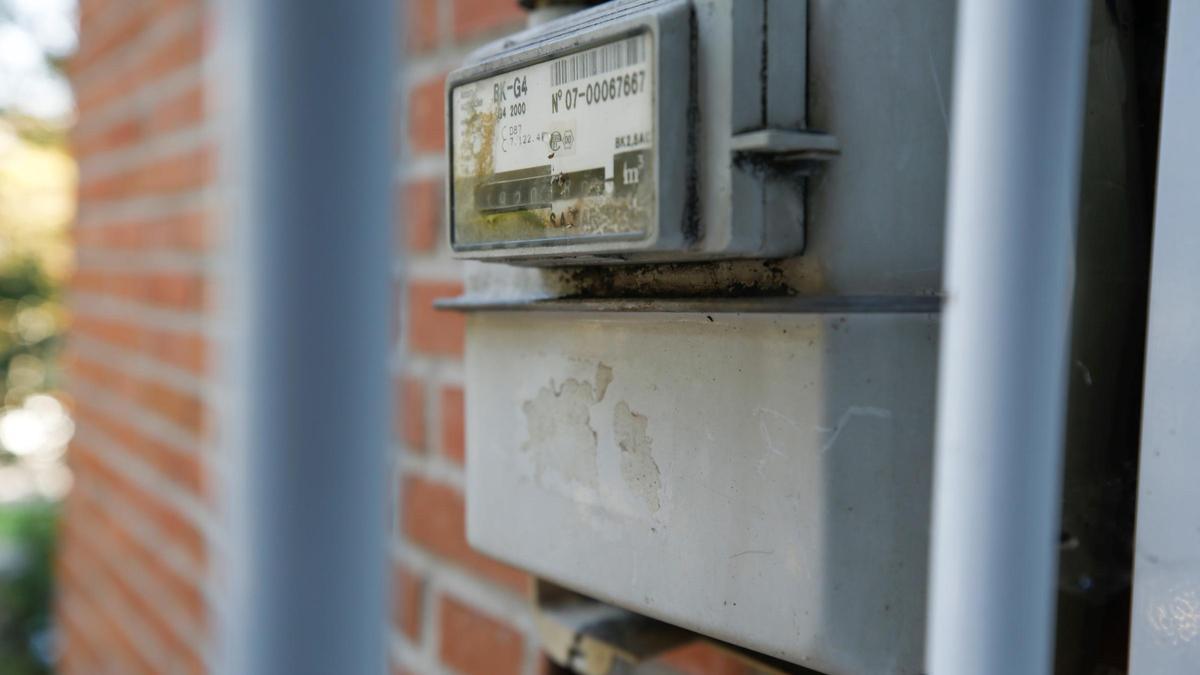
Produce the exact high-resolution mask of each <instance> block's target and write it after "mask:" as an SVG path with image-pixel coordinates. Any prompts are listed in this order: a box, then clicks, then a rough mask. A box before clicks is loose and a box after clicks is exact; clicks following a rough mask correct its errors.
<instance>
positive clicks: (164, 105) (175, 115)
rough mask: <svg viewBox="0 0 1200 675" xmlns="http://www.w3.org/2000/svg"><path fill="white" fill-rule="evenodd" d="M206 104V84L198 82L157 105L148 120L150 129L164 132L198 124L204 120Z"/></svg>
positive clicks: (157, 132)
mask: <svg viewBox="0 0 1200 675" xmlns="http://www.w3.org/2000/svg"><path fill="white" fill-rule="evenodd" d="M204 106H205V91H204V85H203V84H202V83H197V84H195V85H193V86H192V87H191V88H189V89H186V90H184V91H183V92H181V93H179V94H176V95H175V96H174V97H173V98H169V99H167V100H165V101H162V102H160V103H159V104H158V105H157V106H155V108H154V110H153V111H152V112H151V113H150V116H149V119H148V120H147V127H148V131H149V133H151V134H162V133H167V132H171V131H176V130H179V129H184V128H187V127H192V126H196V125H198V124H200V123H202V122H203V121H204V111H205V107H204Z"/></svg>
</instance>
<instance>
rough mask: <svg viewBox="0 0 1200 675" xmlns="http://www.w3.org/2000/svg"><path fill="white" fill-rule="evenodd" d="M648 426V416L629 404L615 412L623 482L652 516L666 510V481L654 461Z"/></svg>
mask: <svg viewBox="0 0 1200 675" xmlns="http://www.w3.org/2000/svg"><path fill="white" fill-rule="evenodd" d="M648 426H649V420H648V419H647V418H646V416H645V415H639V414H637V413H635V412H633V411H632V410H630V409H629V404H628V403H626V402H625V401H621V402H620V403H618V404H617V407H616V409H615V410H614V411H613V433H614V434H615V435H616V438H617V445H619V446H620V448H621V478H622V479H623V480H624V481H625V484H626V485H627V486H629V489H630V490H631V491H632V492H633V493H634V494H635V495H637V497H638V498H639V499H641V500H642V501H643V502H645V504H646V507H647V508H649V509H650V512H651V513H657V512H658V510H659V509H660V508H661V507H662V498H661V496H660V493H661V492H662V480H661V472H660V471H659V468H658V463H657V462H655V461H654V455H653V452H652V448H651V444H652V439H651V438H650V436H649V435H648V434H647V433H646V428H647V427H648Z"/></svg>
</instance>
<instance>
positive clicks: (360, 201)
mask: <svg viewBox="0 0 1200 675" xmlns="http://www.w3.org/2000/svg"><path fill="white" fill-rule="evenodd" d="M395 4H396V3H392V2H329V1H328V0H226V2H224V4H222V5H221V6H220V7H219V8H218V21H217V24H216V26H217V34H218V40H219V42H218V52H217V53H216V54H215V56H214V58H215V59H216V63H217V65H216V66H215V67H214V70H215V77H216V81H217V82H218V83H219V84H221V85H222V87H223V89H222V91H221V92H220V93H221V94H222V95H223V97H222V98H223V100H224V104H225V105H226V108H224V109H223V111H222V112H224V113H227V115H226V116H225V117H224V118H223V122H225V123H227V124H228V127H227V129H226V131H227V132H228V133H227V134H225V136H224V138H223V141H224V142H223V145H222V147H221V151H222V156H223V161H224V162H225V167H224V168H225V169H226V171H227V174H226V177H227V178H228V179H229V181H230V183H229V185H230V186H231V187H232V188H233V189H232V191H231V192H230V195H231V200H232V204H230V205H228V208H230V209H231V217H230V219H229V220H230V222H231V227H229V229H228V236H229V238H230V246H231V255H232V257H233V259H234V260H235V261H236V262H235V263H234V264H233V265H232V266H231V269H230V270H229V272H230V274H229V277H228V280H227V281H226V283H227V284H228V285H227V287H226V289H225V291H226V293H225V296H226V297H225V299H226V300H227V301H228V303H229V305H230V306H229V307H228V308H227V311H228V312H229V330H230V331H231V332H230V336H229V337H230V339H229V344H228V345H227V346H228V347H229V348H230V349H231V358H232V360H231V361H230V364H229V372H228V389H229V391H228V394H229V396H228V398H229V400H230V401H231V402H230V403H227V404H226V405H227V407H228V410H226V415H225V416H224V418H223V419H224V420H225V421H226V424H225V425H223V429H222V433H223V434H224V435H225V440H226V444H225V446H224V447H226V448H228V450H229V456H228V457H226V458H223V459H224V460H226V465H227V467H228V468H227V471H228V473H229V475H228V476H227V479H228V480H227V481H226V487H227V491H228V494H227V495H225V496H226V498H227V501H226V502H225V503H224V504H223V506H226V505H227V507H228V508H227V509H226V512H225V513H224V514H223V515H224V517H225V522H227V523H228V526H229V529H230V532H229V536H228V537H227V538H226V542H224V545H225V546H227V550H226V551H225V555H224V562H225V563H226V565H227V567H226V570H227V572H228V575H227V576H228V578H227V579H225V580H224V583H225V584H226V588H224V589H223V591H224V602H223V603H221V605H222V607H221V608H220V609H219V616H220V617H221V625H220V633H219V635H220V644H219V646H218V656H217V657H216V659H217V661H219V664H218V665H217V668H216V671H217V672H221V673H230V674H236V675H306V674H310V673H311V674H314V675H317V674H319V675H329V674H330V673H353V674H354V675H359V674H382V673H384V672H385V667H386V664H387V647H386V640H385V635H386V626H387V620H386V618H385V617H386V612H385V606H386V601H387V592H386V590H387V586H386V583H385V579H386V570H387V566H386V561H387V557H386V551H387V539H386V535H387V532H388V527H387V522H388V520H387V513H388V505H387V497H386V495H387V485H388V480H387V475H388V471H387V469H388V460H387V453H388V430H389V424H388V415H389V412H390V403H389V400H390V399H389V390H390V387H389V384H388V383H389V368H388V363H389V361H388V356H389V351H388V349H389V333H390V317H391V299H392V296H391V288H392V283H391V278H392V277H391V273H392V260H391V251H393V250H394V249H393V247H392V246H391V241H390V223H391V220H392V211H391V196H392V162H393V153H394V152H395V150H396V146H395V144H394V142H393V138H392V135H391V121H392V116H393V115H392V113H393V110H394V96H393V95H394V91H395V89H394V74H395V73H396V72H397V69H398V68H399V66H398V64H397V54H398V51H399V50H397V49H396V48H395V46H394V39H393V38H394V35H393V33H394V31H395V30H396V27H397V21H396V18H395V15H394V9H393V5H395Z"/></svg>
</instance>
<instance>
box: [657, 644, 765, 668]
mask: <svg viewBox="0 0 1200 675" xmlns="http://www.w3.org/2000/svg"><path fill="white" fill-rule="evenodd" d="M657 662H658V663H661V664H663V665H666V666H670V667H671V668H673V669H675V670H677V671H678V672H679V673H680V675H754V673H755V672H756V671H755V669H754V668H752V667H751V666H749V665H747V664H746V663H744V662H742V661H741V660H739V659H738V658H736V657H734V656H733V655H732V654H730V653H729V652H726V651H724V650H722V649H720V648H718V647H716V646H714V645H713V644H711V643H708V642H704V641H702V640H697V641H696V642H692V643H690V644H687V645H685V646H683V647H680V648H678V649H675V650H672V651H670V652H668V653H667V654H665V655H664V656H662V657H660V658H659V659H658V660H657Z"/></svg>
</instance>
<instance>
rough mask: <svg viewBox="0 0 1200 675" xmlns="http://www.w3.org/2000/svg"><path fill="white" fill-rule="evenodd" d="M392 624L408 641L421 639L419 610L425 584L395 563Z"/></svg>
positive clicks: (413, 641)
mask: <svg viewBox="0 0 1200 675" xmlns="http://www.w3.org/2000/svg"><path fill="white" fill-rule="evenodd" d="M392 579H393V582H392V594H393V597H392V624H393V625H394V626H396V627H397V628H399V629H400V631H401V632H402V633H404V635H405V636H407V637H408V639H409V641H410V642H412V643H413V644H419V643H420V641H421V610H422V605H423V599H422V597H421V594H422V593H423V592H424V589H425V584H424V582H423V581H422V580H421V578H420V577H419V576H417V575H416V574H415V573H414V572H413V571H412V570H410V569H407V568H406V567H404V566H402V565H397V566H396V569H395V572H394V574H393V575H392Z"/></svg>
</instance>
